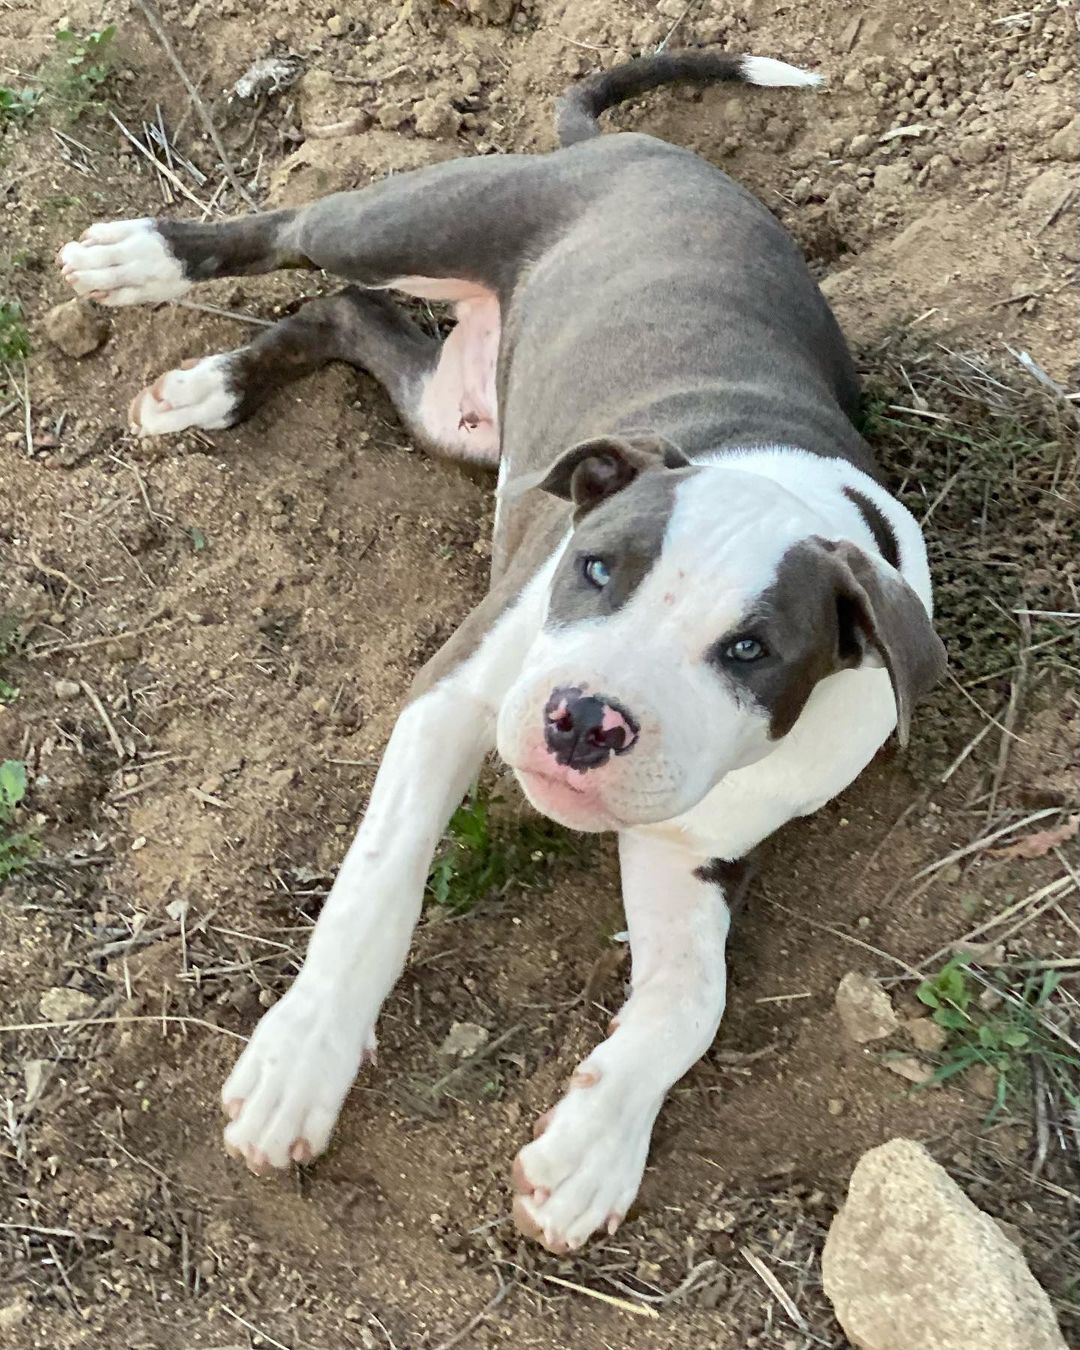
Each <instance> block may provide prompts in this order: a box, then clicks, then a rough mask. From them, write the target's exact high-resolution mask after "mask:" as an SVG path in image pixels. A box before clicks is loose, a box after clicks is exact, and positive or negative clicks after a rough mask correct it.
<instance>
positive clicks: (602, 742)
mask: <svg viewBox="0 0 1080 1350" xmlns="http://www.w3.org/2000/svg"><path fill="white" fill-rule="evenodd" d="M637 734H638V733H637V727H636V726H635V725H634V723H633V720H632V719H631V717H630V716H629V714H628V713H626V712H624V711H623V710H622V709H621V708H619V707H617V706H616V705H615V704H614V703H612V702H611V701H610V700H608V699H603V698H594V697H592V696H591V695H586V694H584V693H583V692H582V691H581V690H580V689H555V690H553V691H552V694H551V697H550V698H549V699H548V701H547V706H546V707H545V708H544V740H545V742H546V744H547V748H548V749H549V750H550V751H551V753H552V754H553V755H554V756H555V761H556V763H558V764H565V765H567V766H568V767H569V768H571V769H581V770H584V769H596V768H599V766H600V765H601V764H606V763H607V761H608V759H609V758H610V757H611V756H612V755H613V754H614V755H623V754H625V753H626V751H627V750H629V749H630V747H631V746H632V745H633V744H634V742H635V741H636V740H637Z"/></svg>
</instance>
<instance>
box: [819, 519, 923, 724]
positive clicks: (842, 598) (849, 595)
mask: <svg viewBox="0 0 1080 1350" xmlns="http://www.w3.org/2000/svg"><path fill="white" fill-rule="evenodd" d="M815 542H816V543H817V544H819V545H820V546H821V548H822V549H823V550H824V552H825V553H826V555H827V556H828V560H829V562H828V565H829V566H831V568H832V569H833V573H834V586H835V590H836V600H837V617H838V620H839V637H840V656H841V659H842V661H843V662H844V664H853V665H855V664H860V663H861V662H862V661H866V660H867V659H868V658H869V659H870V660H873V659H874V658H875V657H876V658H878V659H880V662H881V664H882V665H883V666H884V667H885V669H886V670H887V671H888V672H889V679H890V680H891V681H892V687H893V697H894V698H895V699H896V734H897V736H898V737H899V739H900V744H901V745H906V744H907V740H908V732H909V730H910V727H911V713H912V709H913V708H914V706H915V704H916V703H917V702H918V700H919V699H920V698H922V697H923V696H924V695H925V694H927V693H929V691H930V690H931V689H932V688H933V687H934V685H935V684H937V682H938V680H940V679H941V677H942V675H944V673H945V666H946V656H945V647H944V644H943V643H942V641H941V639H940V638H939V637H938V635H937V634H936V633H935V632H934V628H933V625H932V624H931V622H930V616H929V615H928V614H927V612H926V609H925V608H924V606H923V603H922V601H921V600H920V599H919V597H918V596H917V595H916V594H915V592H914V591H913V590H912V589H911V587H910V586H909V585H908V584H907V582H906V581H905V580H904V579H903V577H902V576H901V575H900V573H899V572H897V571H896V569H895V568H893V567H889V566H888V565H887V564H886V563H884V562H879V561H877V560H875V559H873V558H871V557H870V556H869V555H868V554H867V553H864V552H863V550H862V549H861V548H859V547H858V545H856V544H853V543H850V542H849V541H847V540H839V541H832V542H830V541H829V540H826V539H818V540H816V541H815Z"/></svg>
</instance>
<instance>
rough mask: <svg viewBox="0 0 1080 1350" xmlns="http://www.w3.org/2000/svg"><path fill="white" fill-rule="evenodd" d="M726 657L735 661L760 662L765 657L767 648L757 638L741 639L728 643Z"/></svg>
mask: <svg viewBox="0 0 1080 1350" xmlns="http://www.w3.org/2000/svg"><path fill="white" fill-rule="evenodd" d="M724 655H725V656H729V657H730V658H731V659H732V660H733V661H760V660H761V658H762V657H763V656H764V655H765V647H764V644H763V643H761V642H759V641H758V640H757V638H752V637H740V638H736V639H735V641H734V642H729V643H728V645H727V649H726V650H725V652H724Z"/></svg>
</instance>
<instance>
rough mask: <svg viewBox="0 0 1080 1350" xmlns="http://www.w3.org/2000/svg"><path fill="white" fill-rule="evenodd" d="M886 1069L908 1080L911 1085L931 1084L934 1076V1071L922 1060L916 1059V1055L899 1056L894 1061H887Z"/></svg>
mask: <svg viewBox="0 0 1080 1350" xmlns="http://www.w3.org/2000/svg"><path fill="white" fill-rule="evenodd" d="M885 1067H886V1068H887V1069H890V1070H891V1071H892V1072H893V1073H895V1074H899V1076H900V1077H901V1078H906V1079H907V1080H908V1082H909V1083H918V1084H922V1083H929V1081H930V1079H931V1078H933V1076H934V1071H933V1069H931V1068H930V1066H929V1065H928V1064H924V1063H923V1062H922V1060H921V1059H916V1058H915V1056H914V1055H897V1056H895V1057H894V1058H893V1059H887V1060H885Z"/></svg>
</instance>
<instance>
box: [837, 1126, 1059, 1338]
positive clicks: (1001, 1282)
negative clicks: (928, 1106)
mask: <svg viewBox="0 0 1080 1350" xmlns="http://www.w3.org/2000/svg"><path fill="white" fill-rule="evenodd" d="M821 1269H822V1276H823V1283H824V1288H825V1293H826V1294H827V1295H828V1297H829V1298H830V1300H831V1301H832V1304H833V1307H834V1309H835V1310H836V1316H837V1319H838V1320H839V1322H840V1325H841V1326H842V1327H843V1329H844V1331H845V1333H846V1334H847V1336H848V1338H849V1339H850V1340H851V1341H852V1342H853V1344H854V1345H856V1346H858V1347H860V1350H1067V1348H1066V1345H1065V1341H1064V1339H1063V1338H1062V1335H1061V1332H1060V1331H1059V1330H1058V1326H1057V1321H1056V1319H1055V1317H1054V1313H1053V1310H1052V1309H1051V1307H1050V1300H1049V1299H1048V1298H1047V1296H1046V1294H1045V1293H1044V1291H1043V1290H1042V1289H1041V1288H1040V1287H1039V1285H1038V1284H1037V1283H1036V1282H1035V1279H1034V1277H1033V1276H1032V1275H1031V1272H1030V1271H1029V1270H1028V1268H1027V1266H1026V1264H1025V1262H1024V1258H1023V1256H1022V1255H1021V1254H1020V1251H1019V1250H1018V1249H1017V1248H1016V1247H1015V1246H1013V1244H1012V1243H1011V1242H1009V1241H1008V1239H1007V1238H1006V1237H1005V1236H1004V1235H1003V1234H1002V1232H1001V1230H1000V1229H999V1228H998V1227H997V1225H996V1224H995V1223H994V1221H993V1219H991V1218H990V1216H989V1215H988V1214H984V1213H983V1212H982V1211H981V1210H979V1209H977V1208H976V1207H975V1205H973V1204H972V1202H971V1201H970V1200H969V1199H968V1198H967V1196H966V1195H965V1194H964V1192H963V1191H962V1190H961V1189H960V1188H959V1186H957V1185H956V1183H955V1182H954V1181H953V1180H952V1179H951V1178H950V1176H949V1175H948V1173H947V1172H946V1171H945V1170H944V1168H942V1167H939V1166H938V1164H937V1163H936V1162H935V1161H934V1160H933V1158H931V1157H930V1155H929V1153H927V1151H926V1150H925V1149H924V1148H923V1147H922V1145H921V1144H917V1143H915V1142H913V1141H912V1140H910V1139H893V1140H891V1141H890V1142H889V1143H887V1144H883V1145H881V1147H880V1148H875V1149H871V1150H870V1152H869V1153H866V1154H864V1155H863V1157H862V1158H861V1159H860V1160H859V1163H858V1165H857V1166H856V1168H855V1171H854V1173H853V1175H852V1178H851V1184H850V1187H849V1189H848V1196H847V1200H846V1202H845V1204H844V1206H843V1208H842V1209H841V1210H840V1212H839V1214H838V1215H837V1216H836V1218H835V1219H834V1220H833V1223H832V1227H831V1228H830V1230H829V1236H828V1238H827V1240H826V1242H825V1250H824V1252H823V1253H822V1258H821Z"/></svg>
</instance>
